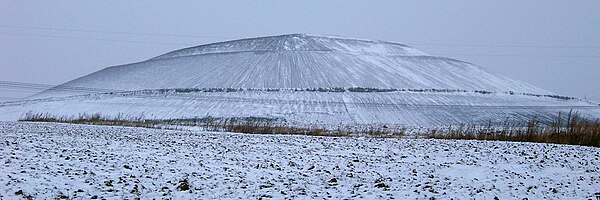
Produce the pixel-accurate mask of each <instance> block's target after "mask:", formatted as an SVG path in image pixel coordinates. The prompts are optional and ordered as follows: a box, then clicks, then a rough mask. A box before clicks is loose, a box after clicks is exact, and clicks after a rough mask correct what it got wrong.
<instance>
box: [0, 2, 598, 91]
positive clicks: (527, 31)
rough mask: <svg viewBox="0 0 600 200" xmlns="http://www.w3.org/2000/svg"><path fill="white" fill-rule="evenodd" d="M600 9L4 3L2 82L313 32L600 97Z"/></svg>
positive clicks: (52, 79) (561, 5)
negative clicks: (384, 44) (405, 48)
mask: <svg viewBox="0 0 600 200" xmlns="http://www.w3.org/2000/svg"><path fill="white" fill-rule="evenodd" d="M598 10H600V1H547V0H545V1H493V2H492V1H396V0H393V1H319V2H316V1H310V2H308V1H214V2H208V1H138V2H133V1H1V2H0V44H2V48H0V60H1V61H2V62H0V81H15V82H25V83H43V84H61V83H64V82H66V81H69V80H72V79H75V78H77V77H80V76H83V75H86V74H89V73H92V72H95V71H97V70H100V69H102V68H105V67H108V66H114V65H121V64H127V63H132V62H139V61H142V60H146V59H149V58H151V57H154V56H157V55H160V54H163V53H166V52H168V51H172V50H176V49H180V48H184V47H189V46H194V45H199V44H205V43H211V42H216V41H223V40H230V39H238V38H247V37H256V36H266V35H279V34H287V33H314V34H325V35H341V36H348V37H356V38H366V39H378V40H386V41H394V42H398V43H403V44H407V45H410V46H413V47H415V48H417V49H420V50H422V51H424V52H426V53H428V54H431V55H439V56H446V57H451V58H455V59H459V60H463V61H467V62H471V63H474V64H476V65H479V66H482V67H484V68H487V69H490V70H492V71H495V72H497V73H500V74H503V75H506V76H509V77H512V78H514V79H518V80H522V81H525V82H528V83H531V84H533V85H536V86H539V87H541V88H544V89H547V90H549V91H552V92H555V93H558V94H561V95H568V96H577V97H582V98H584V97H587V98H594V99H600V79H598V74H600V37H599V36H600V12H598ZM0 93H1V94H0V97H2V98H17V97H23V96H28V95H30V94H31V92H27V91H22V90H17V91H14V90H10V91H9V89H4V88H0ZM0 100H2V99H0Z"/></svg>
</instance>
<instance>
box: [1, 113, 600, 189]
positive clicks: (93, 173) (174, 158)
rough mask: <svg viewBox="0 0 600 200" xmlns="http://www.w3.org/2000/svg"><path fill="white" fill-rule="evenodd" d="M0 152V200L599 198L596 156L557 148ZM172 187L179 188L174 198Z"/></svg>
mask: <svg viewBox="0 0 600 200" xmlns="http://www.w3.org/2000/svg"><path fill="white" fill-rule="evenodd" d="M0 151H1V154H0V185H1V187H0V198H2V199H18V198H22V196H27V195H31V196H33V197H35V198H37V199H53V198H56V197H60V196H65V197H68V198H73V199H90V198H92V197H94V196H96V197H97V198H106V199H133V198H137V197H139V198H142V199H152V198H157V199H158V198H174V199H238V198H241V199H257V198H269V197H272V198H275V199H283V198H288V199H289V198H300V199H321V198H332V199H349V198H365V199H391V198H392V197H393V198H395V199H430V198H431V197H434V198H435V199H451V198H454V199H493V198H494V197H498V198H500V199H523V198H529V199H546V198H548V199H591V198H594V193H595V192H600V150H599V149H598V148H593V147H581V146H569V145H553V144H533V143H516V142H492V141H487V142H485V141H454V140H428V139H397V138H385V139H384V138H358V137H344V138H336V137H311V136H282V135H245V134H233V133H217V132H194V131H172V130H157V129H145V128H125V127H107V126H90V125H67V124H53V123H21V122H0ZM184 179H186V180H187V181H188V182H189V186H190V187H189V188H190V189H189V190H185V191H180V190H178V189H177V187H178V186H179V185H180V184H181V183H180V181H181V180H184ZM334 179H335V181H333V180H334ZM380 183H382V184H383V185H381V184H380ZM378 184H379V186H384V185H385V186H384V187H381V188H378V187H376V186H377V185H378ZM18 191H22V193H23V194H22V195H20V194H19V195H17V194H15V193H17V192H18Z"/></svg>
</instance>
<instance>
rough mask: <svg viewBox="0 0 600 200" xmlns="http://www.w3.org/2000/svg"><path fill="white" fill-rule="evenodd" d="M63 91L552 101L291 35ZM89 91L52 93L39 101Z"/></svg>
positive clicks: (124, 71) (382, 51) (432, 66)
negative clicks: (296, 91) (375, 92)
mask: <svg viewBox="0 0 600 200" xmlns="http://www.w3.org/2000/svg"><path fill="white" fill-rule="evenodd" d="M59 87H63V88H65V87H66V88H68V87H83V88H99V89H107V90H121V91H132V90H140V89H162V88H319V87H322V88H331V87H372V88H397V89H400V88H412V89H463V90H486V91H496V92H507V91H515V92H526V93H533V94H552V93H550V92H548V91H545V90H543V89H540V88H537V87H535V86H532V85H529V84H526V83H522V82H519V81H515V80H512V79H509V78H507V77H504V76H500V75H497V74H494V73H492V72H489V71H487V70H485V69H483V68H481V67H478V66H475V65H473V64H470V63H466V62H462V61H458V60H454V59H449V58H444V57H436V56H429V55H427V54H425V53H422V52H420V51H419V50H416V49H413V48H411V47H408V46H405V45H401V44H397V43H391V42H384V41H374V40H360V39H349V38H341V37H330V36H315V35H306V34H291V35H281V36H271V37H260V38H250V39H243V40H234V41H227V42H220V43H213V44H206V45H200V46H197V47H191V48H186V49H181V50H177V51H173V52H170V53H166V54H164V55H161V56H158V57H155V58H153V59H150V60H147V61H143V62H139V63H132V64H127V65H121V66H114V67H108V68H105V69H103V70H100V71H98V72H95V73H92V74H89V75H87V76H84V77H81V78H78V79H75V80H73V81H70V82H67V83H65V84H63V85H60V86H59ZM81 93H82V92H76V91H68V90H66V91H65V90H57V89H51V90H48V91H45V92H42V93H41V94H38V95H36V96H34V97H35V98H41V97H56V96H68V95H73V94H81Z"/></svg>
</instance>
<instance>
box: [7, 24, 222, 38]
mask: <svg viewBox="0 0 600 200" xmlns="http://www.w3.org/2000/svg"><path fill="white" fill-rule="evenodd" d="M0 27H2V28H18V29H34V30H51V31H68V32H82V33H109V34H121V35H136V36H139V35H148V36H167V37H187V38H210V39H232V38H231V37H222V36H209V35H185V34H166V33H142V32H124V31H102V30H86V29H67V28H49V27H29V26H5V25H0Z"/></svg>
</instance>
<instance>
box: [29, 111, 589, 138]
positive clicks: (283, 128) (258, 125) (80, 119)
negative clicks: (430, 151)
mask: <svg viewBox="0 0 600 200" xmlns="http://www.w3.org/2000/svg"><path fill="white" fill-rule="evenodd" d="M20 121H32V122H61V123H73V124H95V125H111V126H133V127H146V128H169V126H194V127H201V128H202V129H203V130H207V131H226V132H237V133H248V134H299V135H314V136H352V135H368V136H373V137H402V136H404V132H405V129H403V128H400V127H396V128H388V127H387V126H385V125H384V126H375V127H373V126H368V127H361V128H356V127H344V128H337V129H327V128H325V127H321V126H309V127H295V126H291V125H288V124H286V123H282V121H281V119H271V118H258V117H234V118H213V117H210V116H209V117H204V118H189V119H164V120H146V119H144V116H135V117H134V116H125V115H117V116H114V117H109V116H103V115H101V114H100V113H96V114H91V115H90V114H80V115H77V116H54V115H51V114H49V113H39V114H34V113H27V114H25V115H24V116H23V117H21V119H20ZM425 137H427V138H435V139H464V140H499V141H519V142H539V143H556V144H572V145H583V146H594V147H600V121H598V120H589V119H585V118H583V117H581V115H579V114H578V113H576V112H569V113H568V114H562V113H559V115H558V117H557V118H556V119H555V120H554V121H553V122H552V123H549V124H543V123H541V122H540V120H538V118H535V117H534V118H533V119H531V120H529V121H527V122H524V123H520V124H519V123H513V124H510V123H504V124H503V125H502V126H494V125H491V123H490V124H489V125H486V126H475V125H465V124H463V125H459V126H455V127H452V126H450V127H449V128H447V129H433V130H430V131H429V132H428V133H426V134H425Z"/></svg>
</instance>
